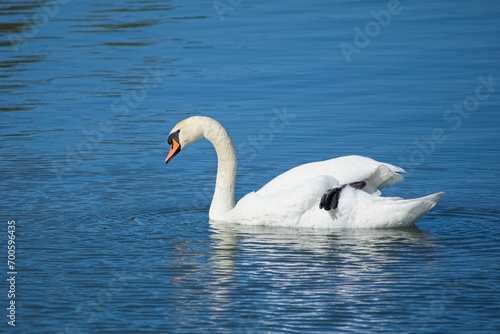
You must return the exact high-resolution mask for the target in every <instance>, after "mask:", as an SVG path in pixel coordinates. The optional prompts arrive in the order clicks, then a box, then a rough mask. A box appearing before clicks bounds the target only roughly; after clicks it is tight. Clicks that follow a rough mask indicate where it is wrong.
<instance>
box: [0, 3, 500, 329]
mask: <svg viewBox="0 0 500 334" xmlns="http://www.w3.org/2000/svg"><path fill="white" fill-rule="evenodd" d="M221 3H225V4H227V6H226V7H221V6H220V5H221ZM216 5H217V7H218V8H217V10H216V8H214V3H213V2H210V1H199V2H195V1H191V2H187V3H186V2H180V1H173V2H164V1H155V0H151V1H147V2H132V1H127V2H122V1H107V2H105V3H102V2H99V1H94V0H92V1H85V2H76V1H59V2H55V1H48V2H46V3H40V2H38V1H32V2H25V3H23V4H21V5H20V4H18V3H17V2H14V1H12V2H3V3H2V5H1V7H2V10H1V16H2V24H0V32H1V34H2V39H1V41H2V42H1V43H0V57H1V58H0V59H1V61H2V63H1V68H2V72H1V78H0V81H1V83H0V90H1V93H0V96H1V103H0V108H1V113H0V117H1V125H0V130H1V135H2V141H1V145H0V152H1V156H2V164H1V180H0V182H1V185H2V198H1V201H0V203H1V209H2V219H3V220H4V221H5V222H7V221H8V220H15V222H16V231H15V233H16V234H15V236H16V245H15V246H16V268H15V269H16V271H17V275H16V285H15V288H16V298H15V302H16V327H19V330H21V331H22V332H23V333H112V332H194V331H196V332H199V331H200V329H201V330H202V331H203V332H221V333H237V332H240V333H258V332H288V333H291V332H305V331H310V332H346V333H347V332H349V333H359V332H366V333H372V332H376V331H383V332H397V333H401V332H428V333H431V332H432V333H438V332H439V333H449V332H453V333H459V332H460V333H470V332H478V333H479V332H481V333H494V332H499V331H500V321H499V320H498V319H499V315H500V293H499V291H500V265H499V263H500V246H499V245H500V225H499V223H500V212H499V209H498V200H499V197H498V195H497V184H498V180H499V176H500V158H499V156H500V155H499V149H498V143H499V139H500V135H499V133H500V131H499V125H500V124H499V122H498V115H497V112H498V107H499V102H500V101H499V94H498V91H499V89H500V84H499V82H500V81H499V78H500V72H499V68H500V67H499V65H500V62H499V59H500V57H499V56H500V46H499V44H498V40H499V37H500V26H499V25H498V16H499V14H500V5H499V4H497V3H494V2H491V1H476V2H474V3H469V2H463V3H456V2H454V1H444V2H439V3H435V2H432V1H424V0H422V1H413V2H410V1H401V2H400V3H399V6H395V5H394V3H393V2H389V3H388V2H368V1H358V2H337V3H333V4H332V3H327V2H326V1H325V2H322V1H308V2H307V3H305V2H304V3H299V2H285V1H279V2H273V3H268V2H263V1H258V2H255V1H252V2H248V1H232V2H230V1H229V0H227V1H226V0H223V1H221V2H216ZM396 5H397V4H396ZM370 11H374V13H375V14H374V15H375V16H378V17H379V20H381V21H380V22H381V24H378V26H377V24H376V23H374V22H375V18H374V16H373V14H370ZM391 11H392V12H391ZM384 13H386V14H387V13H392V14H391V17H390V19H389V18H388V15H386V14H385V16H384ZM26 22H27V23H26ZM356 27H357V28H359V29H361V30H362V31H365V29H366V28H367V29H373V30H368V32H369V35H370V36H371V37H370V36H368V35H366V36H365V37H363V36H361V35H360V36H357V34H359V33H356V30H355V29H356ZM377 27H378V30H377ZM341 43H345V44H341ZM347 44H349V45H350V47H351V48H353V47H356V48H357V51H355V52H352V53H351V54H349V53H347V54H346V55H344V53H343V52H342V49H341V45H344V46H345V45H347ZM349 61H350V62H349ZM490 79H491V80H492V81H493V84H490V85H488V84H486V85H485V84H484V82H486V83H487V82H488V80H490ZM478 87H479V88H478ZM455 104H457V105H458V107H455V106H454V105H455ZM460 105H461V106H460ZM278 114H281V115H285V116H282V118H281V119H280V121H279V122H277V121H276V120H275V121H274V122H275V123H274V124H275V125H278V127H276V126H275V127H273V126H272V124H273V123H272V122H273V119H274V118H276V117H277V115H278ZM189 115H208V116H212V117H214V118H216V119H218V120H219V121H221V122H222V123H223V124H224V125H225V126H226V127H227V129H228V130H229V132H230V133H231V135H232V137H233V140H234V142H235V144H236V148H237V153H238V156H239V174H238V181H237V189H236V196H237V197H238V198H239V197H241V196H243V195H244V194H245V193H247V192H249V191H252V190H256V189H258V188H259V187H261V186H262V185H263V184H265V183H266V182H267V181H269V180H270V179H271V178H272V177H274V176H276V175H278V174H279V173H281V172H283V171H285V170H287V169H289V168H291V167H293V166H295V165H298V164H301V163H305V162H309V161H315V160H322V159H326V158H330V157H335V156H339V155H346V154H361V155H366V156H370V157H373V158H376V159H378V160H382V161H387V162H390V163H394V164H398V165H401V166H403V167H405V168H406V169H407V170H408V171H409V174H408V176H407V178H406V180H405V182H403V183H402V184H400V185H398V186H396V187H394V188H392V189H387V191H386V192H385V193H386V194H387V195H402V196H405V197H416V196H421V195H425V194H428V193H432V192H437V191H446V194H445V196H444V197H443V198H442V200H441V201H440V202H439V204H438V205H437V206H436V207H435V208H434V210H433V211H432V212H430V213H429V214H428V215H426V216H425V217H424V219H423V220H422V221H421V222H419V223H418V224H417V226H416V227H414V228H409V229H395V230H348V231H344V230H340V231H330V232H321V231H310V230H289V229H269V228H259V227H253V228H249V227H242V226H237V225H222V226H217V225H212V226H211V225H210V224H209V223H208V208H209V204H210V199H211V192H212V189H213V184H214V177H215V170H216V165H215V163H216V161H215V154H214V153H213V151H212V150H211V147H210V145H209V144H208V143H197V144H196V145H193V146H191V147H190V148H189V149H187V150H185V151H183V152H182V153H181V154H180V155H179V156H177V157H176V158H175V159H174V161H173V162H172V163H171V164H169V165H168V166H165V164H164V158H165V155H166V153H167V150H168V145H167V144H166V137H167V134H168V131H169V130H170V129H171V127H172V126H173V125H174V124H175V123H177V122H178V121H179V120H181V119H183V118H185V117H187V116H189ZM3 226H4V227H3V231H4V232H3V234H4V237H2V240H3V241H2V242H6V240H7V224H4V225H3ZM2 249H3V251H2V254H3V255H2V256H3V257H4V265H3V266H2V268H3V269H2V271H3V274H2V277H4V278H2V279H1V280H0V281H1V282H2V286H1V287H2V293H1V296H2V298H1V300H2V302H1V305H2V306H1V308H2V309H3V310H4V311H3V313H5V315H6V314H7V311H6V308H7V307H8V305H9V301H10V300H9V299H8V298H7V293H8V290H9V286H7V284H6V278H8V276H7V270H8V268H7V266H6V265H5V259H6V258H7V256H8V254H7V251H6V247H5V246H2ZM5 315H2V319H3V320H2V321H3V323H2V325H1V326H2V331H3V330H4V329H7V328H8V327H10V326H9V325H7V321H8V320H9V319H8V318H7V317H5Z"/></svg>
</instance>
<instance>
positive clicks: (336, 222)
mask: <svg viewBox="0 0 500 334" xmlns="http://www.w3.org/2000/svg"><path fill="white" fill-rule="evenodd" d="M202 138H206V139H207V140H208V141H210V142H211V143H212V145H213V146H214V148H215V151H216V153H217V161H218V166H217V178H216V182H215V192H214V195H213V199H212V203H211V205H210V211H209V218H210V220H211V221H223V222H224V221H226V222H237V223H243V224H253V225H267V226H287V227H313V228H388V227H402V226H409V225H413V224H415V222H416V221H417V220H419V219H420V218H421V217H422V216H423V215H424V214H425V213H427V212H428V211H429V210H430V209H432V208H433V207H434V205H436V203H437V201H438V200H439V198H440V197H441V195H442V194H443V192H439V193H435V194H432V195H428V196H425V197H421V198H415V199H408V200H404V199H402V198H399V197H382V196H381V193H380V189H382V188H383V187H385V186H389V185H392V184H394V183H397V182H400V181H401V180H403V176H401V175H400V173H404V170H403V169H402V168H399V167H396V166H393V165H390V164H388V163H383V162H378V161H375V160H373V159H370V158H366V157H361V156H345V157H340V158H335V159H330V160H326V161H320V162H312V163H307V164H304V165H301V166H298V167H295V168H293V169H291V170H289V171H287V172H285V173H283V174H281V175H279V176H277V177H276V178H274V179H273V180H271V181H270V182H269V183H267V184H266V185H265V186H264V187H262V188H261V189H260V190H258V191H256V192H251V193H249V194H247V195H246V196H244V197H243V198H242V199H241V200H240V201H239V202H238V203H237V204H236V205H235V202H234V185H235V179H236V165H237V163H236V153H235V150H234V146H233V143H232V141H231V137H230V136H229V134H228V133H227V131H226V130H225V129H224V127H223V126H222V125H221V124H220V123H219V122H217V121H216V120H214V119H212V118H209V117H204V116H193V117H189V118H186V119H185V120H183V121H181V122H179V123H178V124H177V125H176V126H174V128H173V129H172V131H171V132H170V134H169V136H168V144H169V145H171V147H170V152H169V153H168V155H167V157H166V159H165V163H168V162H169V161H170V160H171V159H172V158H173V157H175V156H176V155H177V154H178V153H179V152H180V151H181V149H184V148H185V147H186V146H188V145H189V144H191V143H193V142H195V141H197V140H199V139H202Z"/></svg>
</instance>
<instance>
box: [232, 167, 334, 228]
mask: <svg viewBox="0 0 500 334" xmlns="http://www.w3.org/2000/svg"><path fill="white" fill-rule="evenodd" d="M338 185H339V182H338V180H337V179H335V178H334V177H332V176H329V175H318V176H316V177H313V178H311V179H308V180H306V181H303V182H300V183H294V184H293V185H285V186H284V187H282V188H280V189H279V190H276V191H274V192H271V193H264V194H262V193H260V192H251V193H249V194H247V195H246V196H245V197H243V198H242V199H241V200H240V201H239V202H238V203H237V204H236V206H235V207H234V208H233V209H232V210H231V212H230V214H231V216H232V217H234V218H235V219H231V220H234V221H239V222H241V223H246V224H249V223H250V224H251V223H255V224H262V223H264V224H266V223H269V224H273V223H275V222H280V221H281V222H283V221H288V222H289V224H293V223H294V222H295V223H298V222H299V221H300V218H301V217H302V215H303V214H305V213H306V212H308V211H309V210H311V209H312V208H317V210H318V211H319V202H320V199H321V196H322V195H323V194H324V193H325V191H327V190H328V189H331V188H334V187H336V186H338ZM321 211H323V212H326V211H324V210H321Z"/></svg>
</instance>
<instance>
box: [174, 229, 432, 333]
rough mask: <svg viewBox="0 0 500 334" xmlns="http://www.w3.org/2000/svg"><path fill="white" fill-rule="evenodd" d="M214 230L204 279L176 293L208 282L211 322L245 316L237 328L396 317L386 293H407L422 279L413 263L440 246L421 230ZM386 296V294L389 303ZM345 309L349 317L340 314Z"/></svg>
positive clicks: (200, 270)
mask: <svg viewBox="0 0 500 334" xmlns="http://www.w3.org/2000/svg"><path fill="white" fill-rule="evenodd" d="M211 227H212V239H213V241H214V244H213V252H212V253H211V254H210V256H209V259H208V263H204V264H202V263H199V264H198V266H197V269H196V270H194V271H190V273H189V275H194V276H198V277H197V278H195V277H193V276H191V277H190V279H188V280H186V281H185V282H184V283H183V282H182V281H179V282H177V283H178V285H176V287H177V288H181V289H183V288H182V286H183V287H184V288H187V289H189V288H188V286H189V285H191V284H192V280H193V279H194V280H195V281H205V283H204V284H205V286H204V289H203V290H204V291H205V293H206V295H205V296H204V299H203V301H204V305H205V306H206V307H207V309H206V316H207V317H209V318H211V321H215V320H216V319H215V318H217V319H218V318H219V317H223V316H224V315H228V314H231V317H232V318H233V319H234V318H235V314H239V320H235V321H239V324H238V326H236V327H238V328H246V326H249V325H250V323H252V324H253V321H254V320H256V319H260V320H262V319H265V318H267V317H273V318H276V319H279V318H281V317H283V318H288V317H289V318H291V319H292V320H293V319H294V318H296V319H295V320H296V322H295V321H291V322H290V321H288V324H287V325H288V326H299V328H300V326H308V327H307V328H309V329H310V326H311V324H307V325H306V323H304V322H302V323H301V322H300V321H299V318H301V317H302V319H304V318H303V317H304V316H305V315H312V314H314V315H315V318H316V320H317V321H325V322H326V321H341V322H342V321H347V319H349V318H352V317H357V316H359V314H364V313H366V314H365V316H367V317H368V318H372V316H373V317H374V316H375V315H376V314H378V313H379V312H381V311H382V310H384V309H385V311H384V312H391V311H390V310H388V309H387V307H389V309H390V308H391V306H390V299H391V298H390V297H387V295H393V294H395V293H399V292H402V293H405V292H404V289H405V286H407V285H408V284H411V280H412V277H411V276H412V274H413V273H415V268H412V266H413V264H412V258H414V257H418V256H419V253H420V254H427V255H426V256H429V255H428V254H429V253H432V249H433V247H434V246H433V244H432V242H431V240H430V237H429V236H428V234H427V233H425V232H423V231H421V230H420V229H418V228H417V227H413V228H408V229H393V230H338V231H334V232H331V231H328V232H325V231H317V230H299V229H285V228H269V227H258V226H245V225H236V224H227V223H214V222H211ZM207 276H208V277H210V279H209V280H206V279H207ZM202 277H203V278H202ZM188 281H189V283H188ZM185 292H186V293H187V291H185ZM187 294H192V292H191V293H187ZM379 295H380V296H383V295H386V299H387V298H388V299H389V301H388V302H387V303H388V304H386V302H385V301H382V300H383V298H381V299H380V300H378V299H377V296H379ZM363 296H365V297H363ZM364 298H366V300H364ZM398 298H401V296H398ZM192 302H193V300H192V299H191V300H189V303H192ZM381 304H384V305H381ZM349 305H351V306H349ZM354 305H356V307H352V306H354ZM179 306H180V305H179ZM184 306H185V307H187V305H184ZM381 306H382V307H381ZM181 308H182V307H181ZM339 309H342V310H343V311H342V313H343V314H337V313H336V312H337V311H338V310H339ZM346 310H347V311H346ZM184 320H189V321H192V320H193V319H190V318H189V317H188V318H187V319H184ZM277 323H279V321H278V322H277ZM313 327H314V326H313ZM304 328H306V327H304Z"/></svg>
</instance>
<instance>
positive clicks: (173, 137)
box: [165, 116, 204, 163]
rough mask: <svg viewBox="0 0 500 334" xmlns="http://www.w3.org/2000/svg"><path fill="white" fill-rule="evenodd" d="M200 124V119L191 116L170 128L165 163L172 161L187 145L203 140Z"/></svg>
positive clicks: (201, 121)
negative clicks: (168, 150) (168, 149)
mask: <svg viewBox="0 0 500 334" xmlns="http://www.w3.org/2000/svg"><path fill="white" fill-rule="evenodd" d="M202 123H203V120H202V117H200V116H193V117H189V118H186V119H185V120H183V121H180V122H179V123H177V125H176V126H174V127H173V128H172V131H170V134H169V135H168V140H167V142H168V144H169V145H170V152H168V155H167V158H166V159H165V163H168V162H169V161H170V160H172V158H173V157H175V156H176V155H177V154H178V153H179V152H180V151H181V149H183V148H185V147H186V146H187V145H189V144H191V143H194V142H195V141H197V140H199V139H201V138H203V136H204V135H203V126H202Z"/></svg>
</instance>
